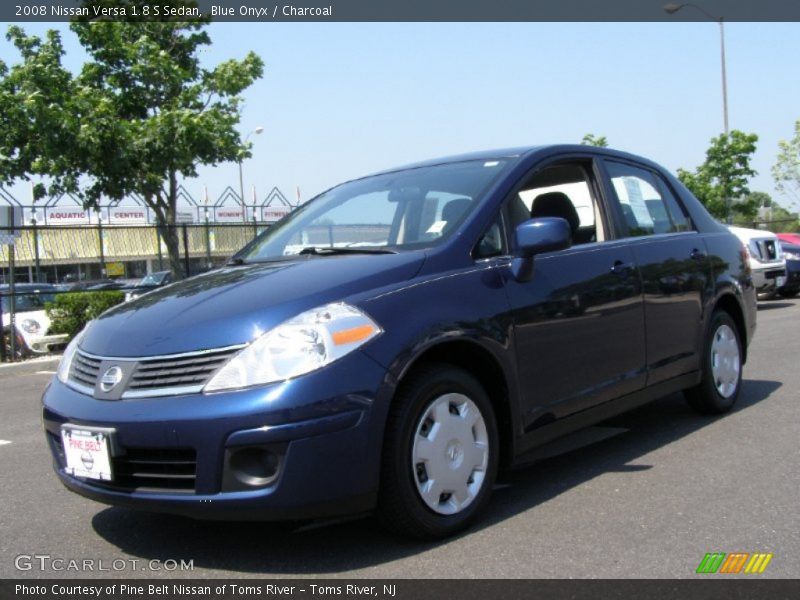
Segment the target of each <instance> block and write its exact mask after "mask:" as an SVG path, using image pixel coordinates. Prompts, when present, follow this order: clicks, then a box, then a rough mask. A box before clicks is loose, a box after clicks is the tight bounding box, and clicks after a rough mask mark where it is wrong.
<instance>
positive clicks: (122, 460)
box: [47, 431, 197, 494]
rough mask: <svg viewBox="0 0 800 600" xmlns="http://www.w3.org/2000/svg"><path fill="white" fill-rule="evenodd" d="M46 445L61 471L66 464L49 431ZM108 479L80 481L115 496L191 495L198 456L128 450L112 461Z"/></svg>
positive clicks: (186, 450)
mask: <svg viewBox="0 0 800 600" xmlns="http://www.w3.org/2000/svg"><path fill="white" fill-rule="evenodd" d="M47 441H48V444H49V446H50V452H51V453H52V455H53V459H54V460H55V462H56V465H57V466H58V468H59V469H63V468H64V467H66V464H67V463H66V459H65V457H64V446H63V443H62V441H61V438H60V437H59V436H58V435H56V434H55V433H53V432H51V431H48V432H47ZM111 477H112V480H111V481H100V480H94V479H83V478H81V481H83V482H85V483H88V484H89V485H93V486H97V487H101V488H104V489H108V490H114V491H118V492H151V493H170V494H193V493H194V492H195V481H196V479H197V453H196V452H195V450H194V449H193V448H127V449H125V450H123V454H121V455H119V456H112V457H111Z"/></svg>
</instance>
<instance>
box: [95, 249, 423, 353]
mask: <svg viewBox="0 0 800 600" xmlns="http://www.w3.org/2000/svg"><path fill="white" fill-rule="evenodd" d="M424 258H425V255H424V253H422V252H407V253H400V254H370V255H360V254H357V255H337V256H324V257H320V256H303V257H298V258H297V259H296V260H285V261H276V262H271V263H259V264H249V265H240V266H228V267H225V268H222V269H218V270H215V271H211V272H209V273H205V274H203V275H198V276H196V277H192V278H190V279H186V280H183V281H180V282H177V283H174V284H172V285H168V286H166V287H163V288H160V289H158V290H155V291H153V292H150V293H148V294H146V295H144V296H141V297H139V298H137V299H135V300H133V301H131V302H127V303H125V304H120V305H118V306H116V307H114V308H112V309H111V310H109V311H107V312H105V313H103V314H102V315H101V316H100V317H99V318H97V319H95V321H94V322H93V323H92V325H91V327H90V328H89V329H88V331H87V333H86V335H85V336H84V339H83V340H82V341H81V349H82V350H84V351H86V352H88V353H91V354H95V355H98V356H114V357H138V356H160V355H167V354H178V353H181V352H191V351H195V350H205V349H210V348H222V347H226V346H232V345H236V344H243V343H246V342H249V341H251V340H253V339H255V338H256V337H258V335H260V334H261V333H263V332H265V331H268V330H269V329H271V328H273V327H275V326H276V325H278V324H280V323H282V322H283V321H285V320H287V319H290V318H292V317H294V316H296V315H298V314H299V313H301V312H303V311H306V310H309V309H312V308H314V307H316V306H321V305H323V304H327V303H329V302H338V301H341V300H344V299H346V298H348V297H349V296H351V295H353V294H357V293H364V292H368V291H369V290H370V289H377V288H381V287H384V286H387V285H390V284H392V283H396V282H402V281H406V280H407V279H410V278H411V277H413V276H414V275H415V274H416V273H417V272H418V271H419V269H420V267H421V266H422V263H423V261H424Z"/></svg>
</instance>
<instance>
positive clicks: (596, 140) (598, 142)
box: [581, 133, 608, 148]
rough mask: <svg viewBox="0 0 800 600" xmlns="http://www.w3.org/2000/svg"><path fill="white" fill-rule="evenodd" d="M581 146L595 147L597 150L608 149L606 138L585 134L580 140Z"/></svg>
mask: <svg viewBox="0 0 800 600" xmlns="http://www.w3.org/2000/svg"><path fill="white" fill-rule="evenodd" d="M581 144H582V145H584V146H597V147H599V148H608V140H607V139H606V136H604V135H600V136H595V135H594V134H593V133H587V134H586V135H584V136H583V139H581Z"/></svg>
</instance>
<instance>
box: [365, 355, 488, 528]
mask: <svg viewBox="0 0 800 600" xmlns="http://www.w3.org/2000/svg"><path fill="white" fill-rule="evenodd" d="M498 456H499V441H498V434H497V424H496V420H495V415H494V411H493V409H492V405H491V402H490V400H489V397H488V396H487V394H486V391H485V390H484V389H483V387H482V386H481V385H480V383H479V382H478V381H477V380H476V379H475V378H474V377H472V376H471V375H470V374H469V373H466V372H465V371H462V370H460V369H456V368H454V367H450V366H447V365H430V366H426V367H423V368H421V369H420V370H418V371H417V372H416V373H414V374H412V375H411V376H410V378H409V379H408V381H406V382H405V383H404V384H403V386H402V388H401V390H400V392H399V394H398V396H397V398H395V401H394V405H393V407H392V411H391V414H390V417H389V422H388V424H387V430H386V438H385V443H384V454H383V469H382V473H381V490H380V495H379V501H378V503H379V504H378V509H379V510H378V515H379V518H380V519H381V521H382V522H383V524H384V525H385V526H386V527H387V528H388V529H390V530H391V531H393V532H395V533H399V534H401V535H405V536H410V537H415V538H422V539H435V538H440V537H445V536H447V535H451V534H453V533H455V532H457V531H459V530H461V529H463V528H464V527H466V526H467V525H469V523H470V522H471V521H472V520H473V519H474V518H475V517H476V516H477V514H478V512H479V511H480V510H481V508H482V507H483V506H484V505H485V503H486V502H487V501H488V499H489V495H490V493H491V489H492V486H493V485H494V480H495V477H496V474H497V464H498Z"/></svg>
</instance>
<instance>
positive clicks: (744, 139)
mask: <svg viewBox="0 0 800 600" xmlns="http://www.w3.org/2000/svg"><path fill="white" fill-rule="evenodd" d="M757 141H758V136H757V135H756V134H754V133H751V134H748V133H744V132H742V131H738V130H733V131H731V132H730V133H729V134H725V133H723V134H721V135H719V136H717V137H715V138H712V139H711V146H710V147H709V148H708V150H707V151H706V159H705V161H704V162H703V164H701V165H700V166H699V167H697V169H695V171H694V172H689V171H686V170H684V169H678V179H680V180H681V181H682V182H683V184H684V185H685V186H686V187H688V188H689V189H690V190H691V191H692V193H693V194H694V195H695V196H697V198H698V200H700V202H702V203H703V204H704V205H705V206H706V208H707V209H708V211H709V212H710V213H711V214H712V215H714V217H716V218H717V219H720V220H731V219H732V218H733V216H734V215H735V214H744V215H746V214H752V210H753V208H752V206H750V205H749V204H748V203H747V202H743V201H742V198H744V197H745V196H747V195H748V194H749V193H750V189H749V188H748V187H747V184H748V182H749V181H750V178H752V177H753V176H754V175H756V171H755V170H753V169H752V168H751V167H750V159H751V158H752V156H753V154H754V153H755V151H756V142H757ZM755 210H756V212H757V211H758V208H757V207H756V209H755Z"/></svg>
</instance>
